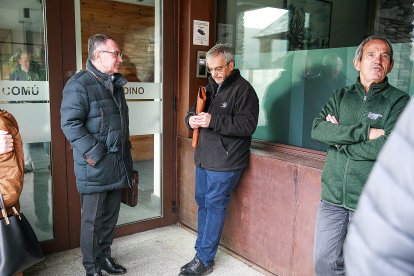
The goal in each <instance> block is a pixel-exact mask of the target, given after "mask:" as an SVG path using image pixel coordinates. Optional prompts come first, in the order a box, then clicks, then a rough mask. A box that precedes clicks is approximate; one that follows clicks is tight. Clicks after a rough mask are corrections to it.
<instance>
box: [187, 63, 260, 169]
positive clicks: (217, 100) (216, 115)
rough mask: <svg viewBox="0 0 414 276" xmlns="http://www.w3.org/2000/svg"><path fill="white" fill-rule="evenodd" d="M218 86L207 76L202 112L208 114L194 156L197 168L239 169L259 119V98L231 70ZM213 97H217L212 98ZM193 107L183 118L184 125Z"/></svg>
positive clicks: (246, 159) (238, 74)
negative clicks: (209, 119)
mask: <svg viewBox="0 0 414 276" xmlns="http://www.w3.org/2000/svg"><path fill="white" fill-rule="evenodd" d="M217 88H218V85H217V83H216V82H215V81H214V80H213V79H212V78H211V77H210V78H209V84H208V85H207V87H206V92H207V101H206V106H205V108H204V112H208V113H210V114H211V121H210V125H209V127H208V128H200V136H199V140H198V145H197V148H196V150H195V154H194V161H195V164H196V165H200V166H201V167H203V168H204V169H208V170H213V171H231V170H238V169H242V168H245V167H247V166H248V164H249V155H250V144H251V140H252V135H253V133H254V132H255V130H256V126H257V121H258V117H259V99H258V98H257V95H256V92H255V90H254V88H253V87H252V86H251V84H250V83H249V82H248V81H246V80H245V79H244V78H243V77H242V76H241V75H240V71H239V70H238V69H234V70H233V71H232V72H231V74H230V75H229V76H228V77H227V78H226V79H225V80H224V82H223V83H222V85H221V87H220V89H219V92H218V93H217V94H216V91H217ZM215 94H216V95H215ZM194 112H195V105H194V106H193V108H192V109H191V110H190V112H189V113H188V115H187V116H186V118H185V121H186V124H187V126H188V127H189V128H191V127H190V125H189V123H188V121H189V118H190V116H193V115H194Z"/></svg>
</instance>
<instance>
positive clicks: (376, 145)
mask: <svg viewBox="0 0 414 276" xmlns="http://www.w3.org/2000/svg"><path fill="white" fill-rule="evenodd" d="M393 65H394V59H393V50H392V46H391V44H390V42H389V41H388V40H387V39H385V38H382V37H378V36H370V37H368V38H366V39H365V40H363V41H362V42H361V44H360V45H359V47H358V48H357V50H356V52H355V57H354V66H355V68H356V70H358V71H359V77H358V79H357V81H356V83H355V84H354V85H351V86H348V87H345V88H342V89H339V90H337V91H335V93H334V94H333V95H332V97H331V98H330V99H329V101H328V103H327V104H326V105H325V107H324V108H323V109H322V111H321V112H320V113H319V115H318V116H317V117H316V118H315V120H314V121H313V127H312V138H313V139H316V140H318V141H320V142H322V143H325V144H327V145H328V146H329V149H328V152H327V156H326V161H325V167H324V169H323V172H322V194H321V201H320V204H319V210H318V215H317V221H316V229H315V245H314V262H315V272H316V275H318V276H331V275H345V266H344V260H343V255H342V249H343V244H344V241H345V237H346V234H347V230H348V224H349V222H350V221H351V219H352V216H353V213H354V211H355V209H356V207H357V203H358V199H359V196H360V194H361V191H362V188H363V186H364V184H365V182H366V180H367V178H368V175H369V173H370V171H371V169H372V167H373V165H374V162H375V160H376V159H377V156H378V153H379V152H380V150H381V148H382V146H383V145H384V143H385V142H386V139H387V137H388V136H389V135H390V133H391V131H392V129H393V127H394V125H395V123H396V121H397V119H398V116H399V115H400V114H401V112H402V111H403V109H404V107H405V106H406V104H407V103H408V101H409V96H408V94H406V93H405V92H403V91H401V90H399V89H397V88H395V87H393V86H392V85H390V84H389V83H388V78H387V74H388V73H389V72H390V71H391V69H392V67H393Z"/></svg>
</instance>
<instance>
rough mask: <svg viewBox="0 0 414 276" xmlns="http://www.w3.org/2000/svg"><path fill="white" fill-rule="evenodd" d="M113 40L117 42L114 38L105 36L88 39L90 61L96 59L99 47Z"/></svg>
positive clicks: (96, 35) (98, 35)
mask: <svg viewBox="0 0 414 276" xmlns="http://www.w3.org/2000/svg"><path fill="white" fill-rule="evenodd" d="M108 40H113V41H116V40H115V39H114V38H113V37H111V36H109V35H104V34H95V35H93V36H91V37H90V38H89V39H88V59H90V60H94V59H95V52H96V50H97V49H98V48H99V46H101V45H104V44H105V43H106V41H108Z"/></svg>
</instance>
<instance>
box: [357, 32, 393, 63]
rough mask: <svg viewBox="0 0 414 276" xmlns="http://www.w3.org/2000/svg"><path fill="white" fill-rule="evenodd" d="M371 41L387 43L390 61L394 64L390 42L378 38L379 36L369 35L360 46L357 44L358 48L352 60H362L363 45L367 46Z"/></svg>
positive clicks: (380, 37)
mask: <svg viewBox="0 0 414 276" xmlns="http://www.w3.org/2000/svg"><path fill="white" fill-rule="evenodd" d="M372 40H381V41H384V42H385V43H387V45H388V48H390V61H391V62H394V51H393V49H392V45H391V42H390V41H389V40H388V39H387V38H385V37H382V36H379V35H370V36H369V37H367V38H365V39H364V40H362V42H361V44H359V46H358V48H357V49H356V51H355V57H354V60H361V59H362V50H363V48H364V46H365V44H367V43H368V42H370V41H372Z"/></svg>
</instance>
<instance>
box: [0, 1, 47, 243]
mask: <svg viewBox="0 0 414 276" xmlns="http://www.w3.org/2000/svg"><path fill="white" fill-rule="evenodd" d="M0 14H1V15H2V20H1V21H0V36H1V39H0V64H1V67H0V76H1V81H0V90H1V91H2V93H1V98H0V108H1V109H5V110H7V111H9V112H10V113H12V114H13V115H14V116H15V117H16V119H17V121H18V123H19V127H20V132H21V136H22V139H23V151H24V159H25V160H24V163H25V174H24V186H23V192H22V194H21V196H20V204H21V211H22V212H23V213H24V214H25V215H26V217H27V218H28V220H29V221H30V223H31V224H32V227H33V229H34V230H35V232H36V234H37V236H38V238H39V240H41V241H43V240H49V239H52V238H53V220H52V182H51V170H50V107H49V82H48V72H47V60H46V57H47V49H46V44H45V22H44V3H43V1H41V0H15V1H1V2H0Z"/></svg>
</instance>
